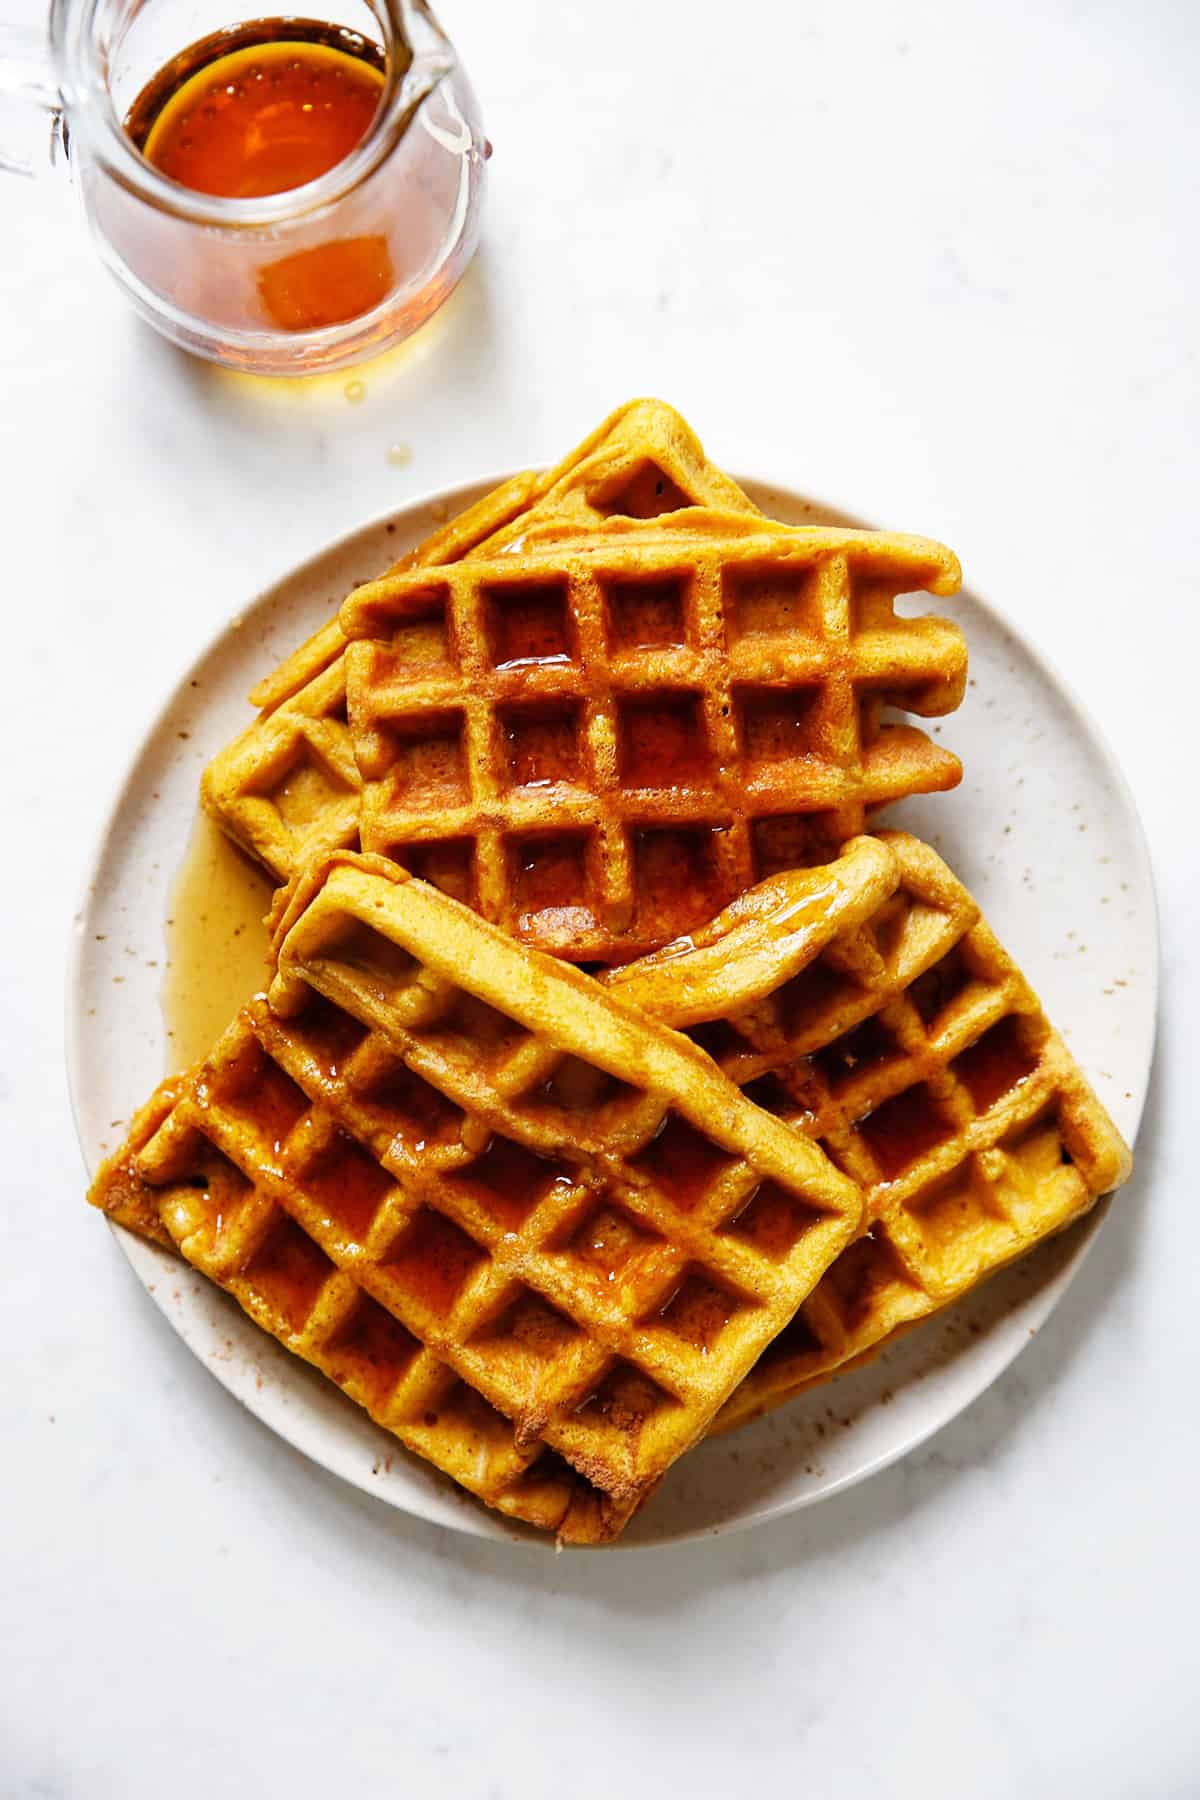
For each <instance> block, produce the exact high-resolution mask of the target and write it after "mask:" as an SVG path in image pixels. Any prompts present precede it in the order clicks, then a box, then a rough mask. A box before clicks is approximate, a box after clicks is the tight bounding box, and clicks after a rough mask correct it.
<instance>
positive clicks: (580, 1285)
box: [91, 855, 861, 1542]
mask: <svg viewBox="0 0 1200 1800" xmlns="http://www.w3.org/2000/svg"><path fill="white" fill-rule="evenodd" d="M275 943H276V956H277V972H276V975H275V978H274V980H273V982H272V986H271V990H270V996H269V999H265V998H263V997H261V996H260V997H259V998H257V999H256V1000H254V1001H252V1002H251V1003H250V1004H249V1006H247V1007H246V1008H245V1009H244V1010H243V1012H242V1014H241V1015H239V1018H238V1020H237V1021H235V1023H234V1025H233V1026H232V1027H231V1028H230V1030H229V1031H228V1032H227V1033H226V1035H225V1037H224V1038H223V1039H222V1040H221V1043H220V1044H219V1045H218V1047H217V1050H216V1052H215V1053H214V1054H213V1056H211V1057H210V1058H209V1059H208V1061H207V1062H206V1063H204V1064H203V1065H201V1066H200V1067H199V1068H198V1069H197V1070H195V1071H193V1073H192V1074H191V1075H190V1076H187V1077H184V1078H182V1079H180V1080H177V1081H175V1082H172V1083H167V1084H166V1085H165V1087H164V1088H163V1089H162V1090H160V1094H159V1096H158V1097H157V1098H156V1100H155V1101H154V1102H152V1104H151V1107H150V1109H149V1110H148V1111H147V1112H146V1113H144V1114H143V1115H142V1116H141V1117H140V1118H139V1120H138V1122H137V1123H136V1125H135V1129H134V1132H133V1134H132V1136H131V1139H130V1141H129V1143H128V1144H127V1145H126V1146H124V1147H123V1149H122V1150H121V1151H119V1152H118V1153H117V1155H116V1156H115V1157H114V1158H112V1159H110V1161H109V1163H108V1164H106V1165H105V1167H104V1168H103V1169H102V1170H101V1172H100V1174H99V1176H98V1177H97V1181H96V1183H95V1185H94V1188H93V1191H92V1196H91V1197H92V1199H93V1201H94V1202H95V1203H96V1204H97V1205H100V1206H101V1207H103V1208H104V1210H106V1211H107V1212H109V1213H110V1214H111V1215H112V1216H114V1217H116V1218H118V1219H120V1220H121V1221H122V1222H124V1223H128V1224H130V1225H132V1226H133V1227H134V1228H136V1229H140V1230H143V1231H145V1232H147V1233H149V1234H150V1235H154V1236H158V1237H159V1238H160V1240H161V1239H163V1238H164V1236H165V1237H167V1238H169V1239H170V1240H171V1242H172V1243H174V1244H175V1245H176V1247H177V1248H178V1249H179V1250H180V1251H181V1252H182V1254H183V1255H184V1256H185V1258H186V1259H187V1260H188V1261H189V1262H191V1263H192V1264H193V1265H194V1266H196V1267H198V1268H200V1269H201V1270H203V1272H204V1273H206V1274H208V1275H210V1276H211V1277H212V1278H213V1279H214V1280H216V1281H217V1282H219V1283H220V1285H222V1286H223V1287H225V1288H227V1289H228V1290H229V1291H231V1292H232V1293H233V1294H234V1295H235V1296H236V1297H237V1298H238V1299H239V1301H240V1302H241V1303H242V1305H243V1306H244V1307H245V1308H246V1310H247V1311H248V1312H250V1313H251V1315H252V1316H253V1317H255V1318H256V1319H257V1320H258V1322H259V1323H260V1324H262V1325H263V1326H265V1328H266V1329H267V1330H269V1331H271V1332H272V1334H273V1335H275V1336H276V1337H278V1338H279V1339H280V1341H281V1342H283V1343H284V1344H286V1345H287V1347H288V1348H290V1349H293V1350H295V1351H296V1352H297V1353H299V1354H301V1355H303V1356H305V1357H306V1358H307V1359H308V1360H310V1361H312V1362H314V1363H316V1364H317V1365H318V1366H319V1367H321V1368H323V1369H324V1370H325V1371H326V1372H327V1373H329V1374H330V1375H332V1376H333V1378H334V1379H335V1380H338V1381H339V1382H340V1383H341V1385H343V1386H344V1387H345V1388H346V1389H347V1391H348V1392H350V1393H351V1394H352V1395H353V1396H354V1398H356V1399H358V1400H359V1401H360V1403H361V1404H364V1405H366V1406H367V1408H368V1410H369V1411H371V1413H372V1414H373V1416H375V1417H376V1418H378V1419H379V1420H380V1422H381V1423H383V1424H385V1425H387V1426H388V1427H389V1429H392V1430H394V1431H395V1432H396V1433H397V1435H398V1436H400V1437H401V1439H402V1441H403V1442H405V1443H406V1444H408V1445H409V1446H410V1447H411V1448H413V1449H415V1450H417V1451H418V1452H420V1453H421V1454H423V1455H426V1456H429V1457H430V1458H431V1459H432V1460H434V1461H436V1462H437V1463H438V1465H439V1466H440V1467H442V1468H444V1469H445V1470H446V1471H447V1472H448V1473H450V1474H452V1475H454V1476H455V1478H456V1479H458V1480H460V1481H462V1482H463V1484H464V1485H465V1486H468V1487H470V1488H471V1489H472V1491H474V1492H477V1493H479V1494H481V1495H482V1497H483V1498H485V1499H487V1500H489V1501H490V1502H491V1503H492V1504H494V1505H499V1506H501V1507H503V1509H504V1510H506V1511H508V1512H510V1513H512V1514H514V1515H515V1516H517V1517H522V1518H529V1519H531V1520H533V1521H534V1522H536V1523H539V1524H543V1525H545V1524H554V1525H555V1526H557V1528H558V1530H559V1531H560V1534H561V1535H562V1536H563V1537H564V1538H567V1539H569V1540H572V1541H585V1542H586V1541H600V1540H602V1539H604V1538H606V1537H609V1536H612V1535H614V1534H615V1532H616V1531H618V1530H619V1529H620V1527H621V1525H622V1524H623V1523H624V1522H625V1520H626V1519H627V1518H628V1516H629V1515H630V1513H631V1512H632V1511H633V1510H634V1509H635V1508H636V1507H637V1506H638V1505H639V1504H640V1503H641V1502H642V1500H643V1499H644V1498H645V1497H646V1495H647V1494H648V1493H649V1492H650V1490H651V1489H652V1488H653V1487H654V1486H655V1485H656V1484H657V1482H658V1481H659V1480H660V1479H661V1477H662V1475H663V1473H664V1472H665V1470H666V1469H667V1468H668V1467H669V1466H670V1464H671V1463H672V1462H673V1461H674V1460H675V1458H676V1457H677V1456H679V1455H680V1454H681V1453H682V1452H683V1451H684V1450H686V1449H687V1448H688V1447H689V1445H690V1444H692V1443H693V1442H695V1441H696V1439H697V1438H698V1437H700V1436H701V1435H702V1434H703V1432H704V1431H705V1429H706V1428H707V1426H708V1424H709V1423H710V1421H711V1420H712V1418H713V1417H714V1415H715V1413H716V1412H717V1409H718V1408H719V1407H720V1405H721V1404H722V1402H723V1401H724V1400H725V1399H726V1398H727V1397H728V1395H729V1394H730V1393H731V1392H732V1390H733V1388H734V1387H735V1386H736V1384H737V1382H738V1381H739V1380H740V1379H741V1378H742V1377H743V1376H744V1375H745V1374H746V1372H747V1371H748V1369H749V1368H750V1367H751V1365H752V1364H753V1363H754V1361H755V1360H756V1359H757V1357H758V1356H759V1355H760V1354H761V1352H762V1350H763V1349H764V1348H765V1346H766V1345H767V1344H768V1343H769V1342H770V1341H771V1339H772V1338H773V1337H774V1336H775V1335H776V1334H777V1333H778V1332H779V1331H780V1330H781V1329H782V1327H783V1326H784V1325H785V1324H786V1323H787V1321H788V1319H789V1318H790V1317H791V1315H792V1314H793V1312H794V1311H795V1309H796V1306H797V1305H798V1303H799V1301H800V1300H801V1299H803V1297H804V1296H805V1294H807V1293H808V1291H809V1290H810V1289H811V1287H812V1286H813V1284H814V1282H815V1281H816V1280H817V1279H818V1278H819V1276H820V1275H821V1273H822V1272H823V1271H824V1269H825V1268H826V1267H827V1266H828V1265H829V1263H830V1262H831V1261H832V1259H833V1258H834V1257H835V1256H836V1254H837V1253H838V1251H839V1250H840V1249H842V1248H843V1246H844V1245H845V1244H846V1243H847V1242H848V1241H849V1240H850V1238H851V1237H852V1236H853V1235H854V1233H855V1232H856V1230H857V1229H858V1226H859V1223H860V1215H861V1196H860V1193H859V1190H858V1188H857V1187H856V1185H855V1183H854V1182H853V1181H852V1180H850V1179H848V1178H847V1177H846V1176H844V1175H842V1174H840V1173H839V1172H838V1171H837V1170H836V1169H834V1168H833V1166H832V1165H831V1164H830V1163H829V1161H828V1159H827V1158H826V1156H825V1155H824V1153H823V1152H822V1151H821V1150H819V1149H818V1148H817V1147H816V1146H815V1145H813V1144H812V1143H810V1142H809V1141H808V1140H807V1139H805V1138H803V1137H802V1136H800V1135H798V1134H797V1133H795V1132H792V1131H789V1130H788V1129H787V1128H786V1126H784V1125H782V1124H780V1123H779V1122H778V1121H777V1120H775V1119H772V1118H771V1117H770V1116H769V1115H768V1114H766V1113H764V1112H762V1111H761V1110H760V1109H758V1108H757V1107H755V1106H754V1105H753V1104H752V1103H751V1102H750V1101H748V1100H746V1099H745V1097H744V1096H743V1095H741V1094H740V1093H739V1091H738V1090H737V1088H736V1087H734V1086H733V1085H732V1084H731V1083H730V1082H728V1081H727V1080H726V1079H725V1078H724V1077H723V1076H721V1075H720V1074H719V1072H718V1071H717V1069H716V1068H715V1067H714V1065H713V1064H712V1063H711V1061H710V1060H709V1058H708V1057H707V1056H706V1055H705V1054H704V1053H703V1052H701V1051H699V1050H698V1049H697V1048H696V1047H695V1046H694V1045H692V1044H690V1043H689V1042H688V1041H687V1040H686V1039H685V1038H682V1037H681V1036H679V1035H678V1034H676V1033H674V1032H672V1031H670V1030H668V1029H666V1028H665V1027H663V1026H660V1025H657V1024H655V1023H653V1022H652V1021H649V1020H646V1019H644V1018H643V1017H642V1016H641V1015H640V1014H638V1013H637V1012H636V1011H635V1010H633V1009H631V1008H629V1007H628V1006H627V1005H625V1004H624V1002H622V1001H621V1000H620V999H618V998H617V997H616V996H615V995H612V994H609V993H606V992H605V990H604V989H603V988H602V987H601V986H600V985H599V984H598V983H597V982H595V981H594V980H592V979H591V978H590V977H589V976H586V975H584V974H582V973H581V972H580V971H578V970H574V969H571V968H569V967H567V966H565V965H562V964H560V963H556V962H554V961H552V960H550V959H548V958H546V957H543V956H541V955H539V954H538V953H537V952H533V951H530V950H528V949H527V948H525V947H523V946H521V945H518V944H516V943H514V942H513V941H512V940H511V939H509V938H507V937H505V936H504V935H503V934H502V933H501V932H499V931H498V930H496V929H495V928H494V927H492V926H490V925H488V924H486V923H485V922H484V921H483V920H481V919H480V918H479V917H478V916H477V915H476V914H474V913H473V912H471V911H469V910H468V909H467V908H465V907H462V906H460V905H459V904H458V903H457V902H455V901H454V900H452V899H450V898H448V897H447V896H445V895H443V894H441V893H439V892H438V891H437V890H436V889H434V888H431V887H429V886H427V885H426V884H425V883H423V882H420V881H416V880H412V879H410V878H408V877H406V876H405V874H404V872H403V871H401V870H399V869H397V868H395V867H394V866H392V865H387V864H383V863H378V862H376V863H372V862H370V861H368V860H365V859H361V858H355V857H352V856H349V855H342V856H335V857H333V858H332V859H330V861H329V863H328V864H327V866H325V867H323V868H321V869H319V870H317V871H315V872H313V873H312V874H310V875H309V876H308V877H306V878H304V879H302V880H301V882H300V883H299V884H298V885H297V886H296V888H295V889H294V891H293V893H292V896H291V900H290V903H289V904H288V905H287V907H286V910H285V911H284V912H283V915H282V917H281V919H280V921H279V923H278V929H277V932H276V939H275ZM764 1209H767V1210H769V1211H770V1212H771V1215H772V1218H773V1219H774V1220H775V1221H776V1223H775V1229H774V1230H773V1233H772V1235H771V1236H770V1238H769V1240H764V1239H763V1238H762V1237H761V1235H760V1233H759V1230H758V1227H757V1223H756V1221H757V1219H758V1217H759V1214H760V1213H761V1212H762V1211H763V1210H764ZM507 1421H511V1424H508V1423H506V1422H507ZM547 1446H548V1447H549V1449H550V1450H552V1451H553V1452H555V1453H556V1455H555V1456H554V1457H547V1456H546V1455H545V1447H547ZM569 1471H574V1472H575V1473H574V1474H571V1473H569Z"/></svg>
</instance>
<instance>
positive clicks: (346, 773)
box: [201, 400, 757, 881]
mask: <svg viewBox="0 0 1200 1800" xmlns="http://www.w3.org/2000/svg"><path fill="white" fill-rule="evenodd" d="M696 505H701V506H720V507H722V508H725V509H728V510H730V511H733V512H744V513H748V514H753V515H755V516H757V515H756V509H755V508H754V507H753V506H752V505H751V504H750V501H749V500H747V498H746V496H745V495H744V494H743V493H742V491H741V489H740V488H739V487H738V486H737V485H736V484H735V483H734V482H732V481H730V479H729V477H728V476H726V475H723V474H722V473H721V471H720V470H719V469H717V468H715V467H714V466H713V465H712V463H710V462H708V461H707V459H706V458H705V455H704V452H703V450H702V448H701V446H700V444H699V442H698V441H697V439H696V437H695V436H694V434H693V433H692V431H691V430H690V428H689V427H688V426H687V425H686V424H685V422H684V421H683V420H682V419H681V418H680V416H679V414H678V413H676V412H675V411H674V410H673V409H672V408H671V407H669V406H666V405H664V404H663V402H662V401H661V400H634V401H630V402H629V403H628V404H627V405H626V406H623V407H620V408H619V409H618V410H617V411H616V412H614V413H613V414H612V415H611V416H610V417H609V418H607V419H606V420H605V421H604V423H603V424H602V425H601V426H600V427H599V428H598V429H597V430H596V431H594V432H592V433H591V435H590V436H589V437H587V438H585V439H584V441H583V443H582V444H580V445H579V446H578V447H577V448H576V449H575V450H573V451H572V452H571V454H570V455H569V456H567V457H566V458H564V460H563V461H562V462H561V463H559V464H557V465H556V467H554V468H553V469H549V470H546V471H544V472H542V473H541V474H538V473H535V472H533V471H529V472H527V473H525V474H522V475H517V476H514V477H513V479H512V480H511V481H507V482H504V483H502V485H501V486H500V487H498V488H496V489H495V490H494V491H493V492H492V493H490V494H487V495H485V497H484V498H483V499H482V500H480V501H478V502H477V504H476V505H474V506H471V507H468V508H467V509H466V511H465V512H463V513H461V514H459V516H458V517H457V518H454V519H452V520H451V521H450V522H449V523H448V524H447V525H445V526H444V527H443V528H442V529H441V530H439V531H436V532H434V534H433V535H432V536H431V537H430V538H427V539H426V540H425V542H424V543H423V544H421V545H420V546H419V547H418V548H417V549H415V550H413V551H411V552H410V553H409V555H408V556H406V557H404V558H403V559H402V560H401V561H400V562H399V563H398V564H397V565H396V570H397V571H399V570H404V569H411V568H421V567H426V566H431V565H438V564H444V563H454V562H457V561H458V560H459V559H460V558H462V557H464V556H469V555H473V554H477V553H479V552H480V551H481V550H486V551H487V552H488V553H489V554H490V553H493V552H495V551H498V550H500V549H501V548H503V547H504V546H506V545H509V544H511V543H512V542H513V541H514V538H516V537H518V536H519V534H520V533H521V532H522V531H523V530H524V529H525V527H526V526H527V525H528V524H529V522H530V521H536V520H543V521H545V520H551V519H553V520H558V521H561V522H563V523H565V524H569V525H570V526H572V527H574V528H576V529H585V528H587V527H588V526H590V525H593V524H597V523H599V522H601V521H602V520H604V519H606V518H608V517H610V516H611V515H613V514H620V515H623V516H628V517H632V518H637V519H647V518H654V517H657V516H659V515H661V514H663V513H667V512H671V511H674V510H676V509H678V508H681V507H688V506H696ZM345 648H346V640H345V637H344V635H343V633H342V630H341V627H340V626H339V624H338V621H337V619H336V618H335V619H331V620H330V622H329V623H328V624H327V625H325V626H324V627H322V629H321V630H320V631H318V632H316V633H315V635H314V636H313V637H311V638H309V639H308V641H307V642H306V643H305V644H303V645H301V646H300V648H299V649H298V650H296V651H295V652H294V653H293V654H292V655H291V656H290V657H288V658H287V659H286V661H285V662H283V663H282V664H281V665H280V667H279V668H278V669H276V670H275V671H274V673H273V674H272V675H270V676H268V677H267V679H266V680H265V681H263V682H262V683H260V685H259V686H258V687H257V688H256V689H255V690H254V692H253V694H252V695H251V696H250V698H251V701H252V703H253V704H254V705H256V706H258V707H260V708H261V709H262V710H261V713H260V716H259V717H258V719H256V720H255V721H254V723H253V724H251V725H250V726H248V727H247V729H246V730H245V731H243V732H242V733H241V734H240V735H239V736H238V737H236V738H235V739H234V740H233V741H232V743H230V744H228V745H227V746H226V748H225V749H224V750H222V751H221V752H220V753H219V754H218V755H217V756H216V757H214V759H213V761H212V762H211V763H210V764H209V766H208V768H207V769H206V770H205V772H204V777H203V781H202V783H201V798H202V800H203V803H204V805H205V808H206V809H207V810H208V812H210V813H211V814H212V816H213V817H214V818H215V819H216V821H217V823H218V824H219V825H220V826H221V827H222V829H223V830H224V831H226V832H227V833H228V834H229V836H230V837H232V838H233V839H234V840H235V841H236V842H237V843H239V844H241V846H242V848H243V849H244V850H247V851H248V852H249V853H250V855H251V856H253V857H255V858H256V859H257V860H258V861H259V862H261V863H264V864H265V865H266V867H267V868H268V869H269V870H270V871H271V872H272V873H273V874H274V875H275V876H276V877H277V878H278V879H279V880H280V881H286V880H288V879H289V878H290V877H291V876H292V875H293V874H294V873H295V872H296V870H297V869H299V868H300V867H301V866H302V865H303V864H304V862H305V861H306V860H307V859H308V858H310V857H312V856H317V855H320V854H321V853H322V852H323V851H325V850H329V849H333V848H336V847H340V846H343V845H350V846H353V845H354V844H356V842H357V836H358V808H359V793H360V788H361V782H360V778H359V772H358V768H357V765H356V763H355V760H354V756H353V753H352V749H351V743H350V734H349V729H348V726H347V723H346V679H345V666H344V652H345Z"/></svg>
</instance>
